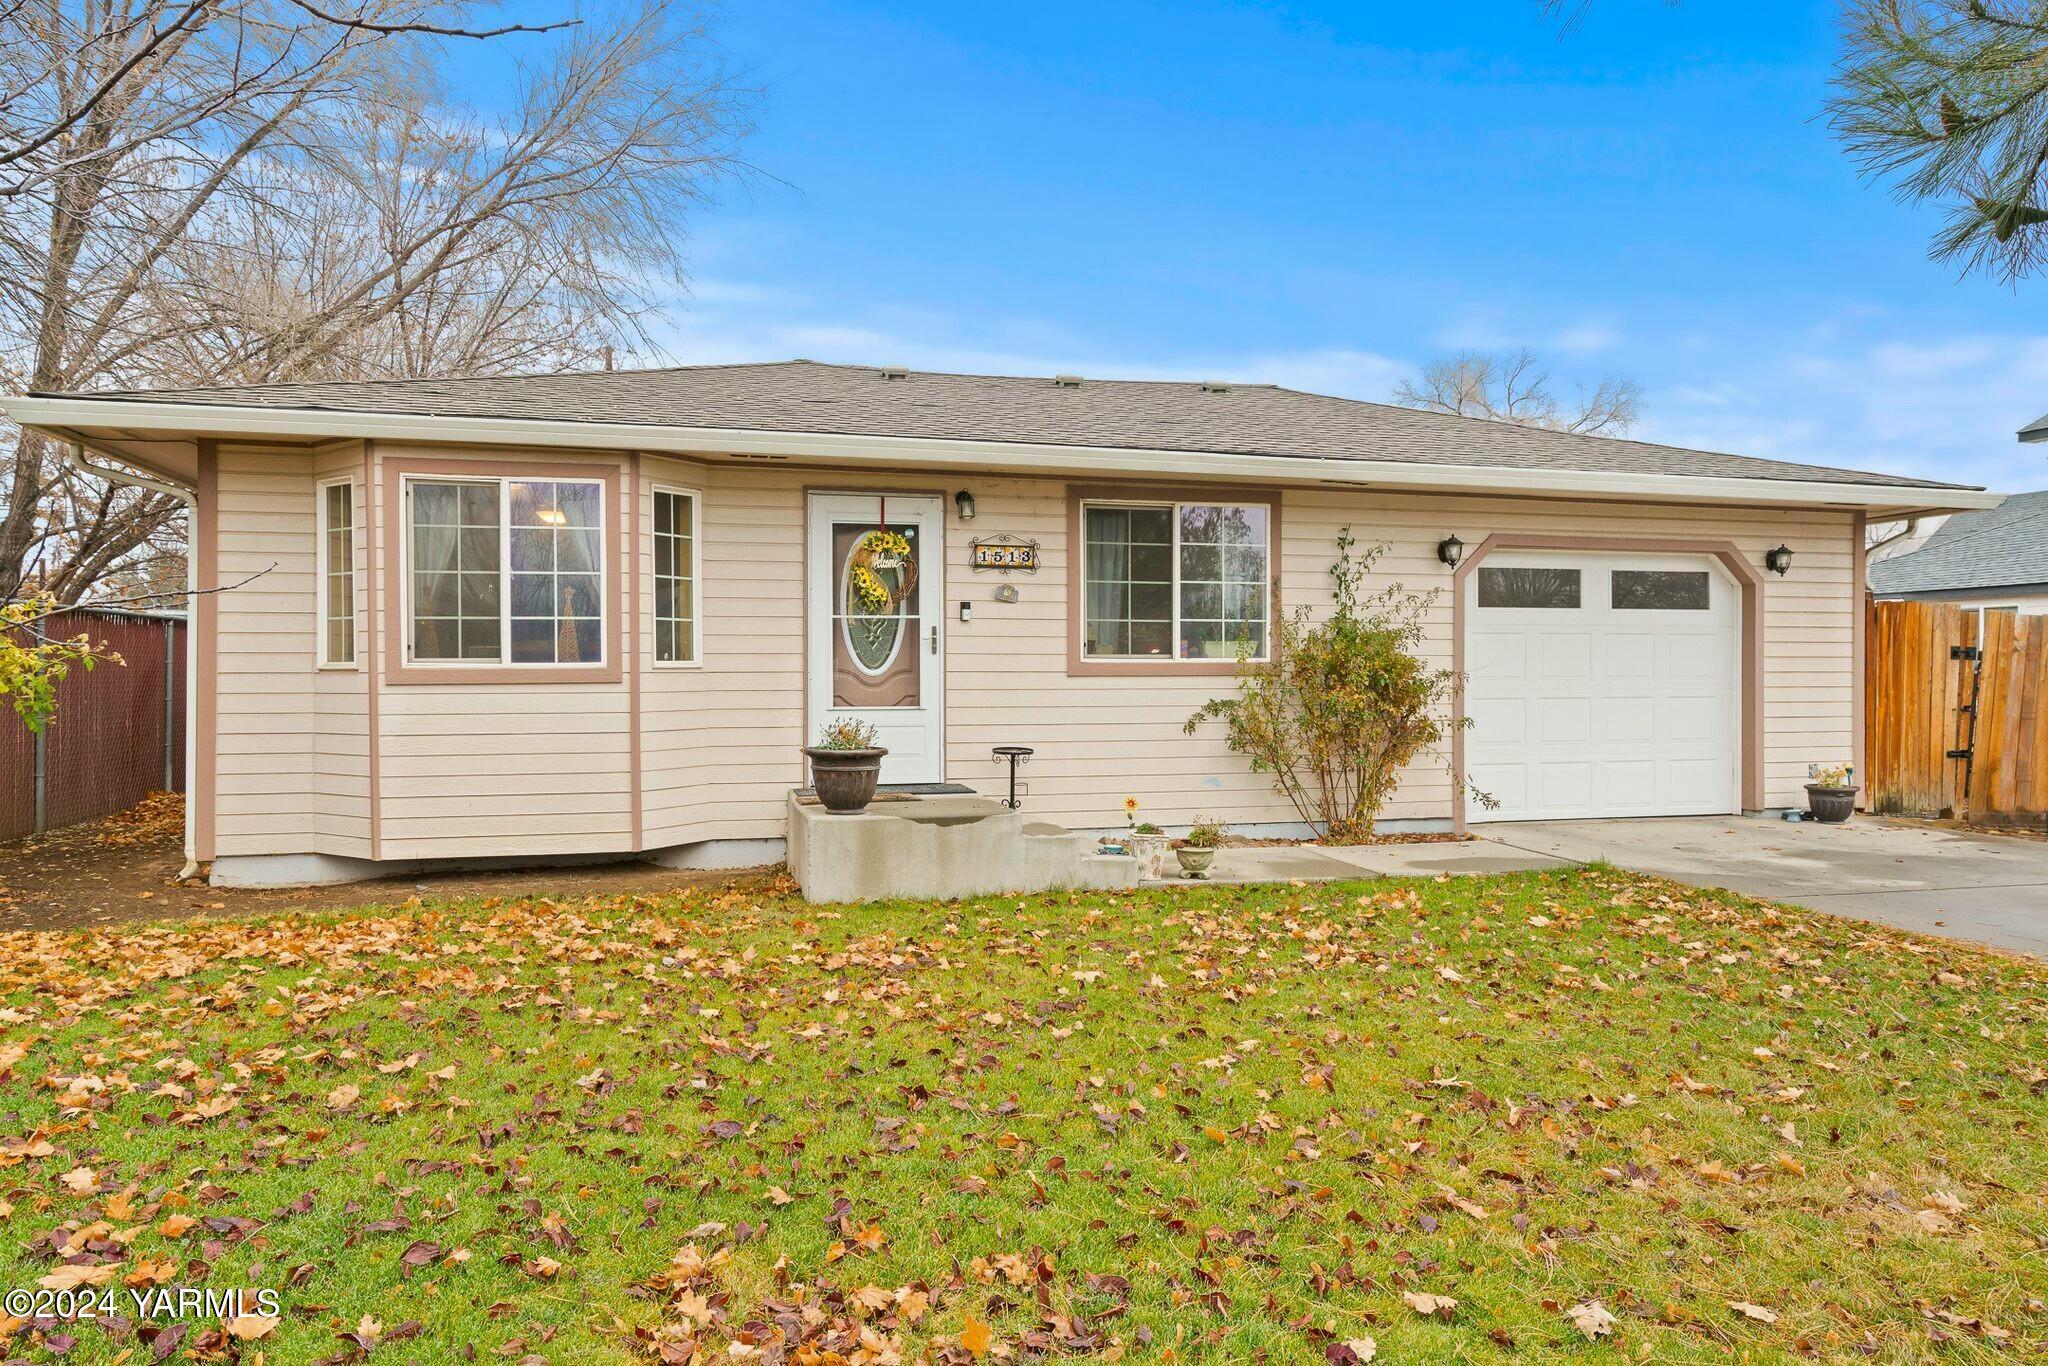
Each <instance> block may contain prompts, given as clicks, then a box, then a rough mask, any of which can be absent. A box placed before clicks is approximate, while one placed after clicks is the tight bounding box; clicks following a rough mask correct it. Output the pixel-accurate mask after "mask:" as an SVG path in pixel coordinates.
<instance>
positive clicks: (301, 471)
mask: <svg viewBox="0 0 2048 1366" xmlns="http://www.w3.org/2000/svg"><path fill="white" fill-rule="evenodd" d="M217 460H218V468H219V472H220V481H219V506H218V508H217V510H216V517H215V534H216V536H217V537H218V542H217V544H218V554H219V559H218V574H219V582H220V583H221V584H223V585H227V584H237V583H242V581H243V580H245V579H246V580H249V582H247V583H246V584H243V586H242V587H239V588H234V589H232V590H231V591H228V592H223V593H218V594H215V595H214V596H213V598H212V600H211V606H212V608H213V610H215V611H216V612H217V613H218V614H219V621H220V630H219V642H220V645H219V659H218V664H217V670H216V673H215V680H214V686H215V695H216V697H217V699H218V701H217V704H216V705H217V707H218V713H217V714H218V718H219V719H218V723H217V732H218V733H217V738H216V742H215V743H216V746H217V748H216V751H215V753H216V756H217V757H216V760H215V763H216V778H215V783H216V795H215V799H214V821H215V849H216V851H217V852H218V853H221V854H275V853H297V852H301V851H303V850H304V849H305V848H306V847H307V843H308V841H309V840H317V839H318V835H317V833H316V831H315V826H316V824H317V814H316V801H315V796H314V781H313V731H314V717H315V715H316V705H315V700H314V686H313V617H312V603H313V577H314V574H313V497H312V489H313V459H312V455H311V453H310V452H308V451H306V450H305V449H303V448H298V449H294V448H290V447H270V446H257V445H222V446H221V447H220V448H219V452H218V455H217ZM252 575H253V576H255V577H253V578H252V577H251V576H252Z"/></svg>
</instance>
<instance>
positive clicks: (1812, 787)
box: [1806, 783, 1858, 825]
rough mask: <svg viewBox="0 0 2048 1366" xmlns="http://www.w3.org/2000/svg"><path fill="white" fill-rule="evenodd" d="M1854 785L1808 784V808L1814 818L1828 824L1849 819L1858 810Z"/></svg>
mask: <svg viewBox="0 0 2048 1366" xmlns="http://www.w3.org/2000/svg"><path fill="white" fill-rule="evenodd" d="M1857 791H1858V789H1856V788H1853V787H1822V786H1821V785H1820V784H1819V783H1808V784H1807V785H1806V809H1807V810H1808V811H1811V812H1812V813H1813V818H1814V819H1815V820H1817V821H1821V822H1824V823H1825V824H1828V825H1834V824H1836V823H1837V822H1840V821H1845V820H1848V819H1849V817H1850V816H1851V815H1853V814H1855V811H1856V793H1857Z"/></svg>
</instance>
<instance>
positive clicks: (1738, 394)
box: [660, 288, 2048, 490]
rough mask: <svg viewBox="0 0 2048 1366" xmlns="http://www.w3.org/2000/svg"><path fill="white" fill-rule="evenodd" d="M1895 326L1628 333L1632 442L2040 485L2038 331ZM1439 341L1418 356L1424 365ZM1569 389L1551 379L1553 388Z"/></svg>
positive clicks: (1237, 366)
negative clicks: (1640, 418) (1640, 419)
mask: <svg viewBox="0 0 2048 1366" xmlns="http://www.w3.org/2000/svg"><path fill="white" fill-rule="evenodd" d="M1897 327H1898V323H1897V321H1896V320H1895V319H1890V318H1887V317H1884V316H1882V315H1874V314H1869V313H1862V312H1856V311H1853V310H1845V311H1842V312H1840V313H1837V314H1834V315H1831V316H1828V317H1823V318H1817V319H1815V320H1813V321H1812V322H1811V323H1810V324H1809V325H1808V326H1806V327H1804V328H1802V329H1801V330H1800V331H1799V332H1798V333H1797V334H1796V335H1779V336H1776V337H1765V338H1762V339H1759V338H1756V337H1752V336H1744V335H1737V334H1735V333H1732V332H1730V331H1727V330H1724V329H1719V328H1715V327H1712V326H1711V325H1702V324H1701V323H1700V321H1699V320H1698V319H1692V318H1689V319H1687V320H1686V322H1685V324H1684V326H1683V327H1682V328H1681V329H1680V330H1677V331H1672V332H1669V333H1662V334H1659V333H1657V332H1656V331H1654V330H1653V329H1651V328H1649V327H1647V326H1645V325H1644V324H1643V323H1642V322H1640V321H1632V322H1631V324H1630V325H1629V326H1628V328H1627V336H1628V339H1629V345H1630V350H1629V355H1628V360H1627V363H1626V366H1625V367H1624V372H1625V373H1628V374H1630V375H1632V376H1633V377H1634V378H1636V379H1638V380H1639V381H1641V382H1642V383H1643V384H1644V386H1645V390H1646V394H1645V402H1644V411H1645V417H1646V420H1645V423H1644V425H1643V426H1642V427H1641V428H1639V429H1638V431H1637V432H1636V433H1635V435H1637V436H1640V437H1642V438H1644V439H1646V440H1652V441H1663V442H1669V443H1671V444H1673V445H1679V446H1694V447H1699V448H1701V449H1705V450H1718V451H1732V452H1736V453H1738V454H1743V455H1755V456H1761V457H1764V458H1767V459H1779V460H1792V461H1799V462H1802V463H1809V464H1825V465H1838V466H1844V467H1847V468H1852V469H1871V470H1883V471H1887V472H1892V473H1899V474H1912V475H1918V476H1921V477H1924V478H1931V479H1942V480H1949V481H1954V482H1959V483H1979V484H1985V485H1988V486H1990V487H1992V488H1997V489H2003V490H2017V489H2027V488H2039V487H2048V458H2044V457H2048V452H2044V450H2043V448H2042V447H2039V446H2021V445H2019V444H2018V443H2017V441H2016V440H2015V439H2014V432H2015V431H2016V429H2017V428H2019V427H2020V426H2021V425H2023V424H2024V423H2026V422H2028V421H2031V420H2032V419H2033V418H2035V417H2037V416H2039V415H2041V414H2042V413H2043V412H2044V411H2048V335H2033V334H2006V335H2001V334H1991V333H1972V334H1959V335H1953V336H1946V337H1939V336H1938V337H1911V338H1905V337H1901V336H1898V335H1895V334H1888V333H1887V329H1896V328H1897ZM1446 335H1448V334H1442V335H1439V336H1438V337H1436V338H1433V339H1431V345H1430V346H1429V349H1428V350H1427V351H1425V352H1423V354H1434V353H1435V352H1436V351H1437V349H1439V347H1440V346H1441V345H1442V343H1443V340H1444V336H1446ZM1503 335H1504V339H1505V340H1506V341H1507V343H1508V344H1511V345H1512V344H1516V343H1515V340H1514V338H1513V337H1512V336H1511V335H1505V334H1503ZM1465 336H1466V337H1467V339H1471V340H1476V339H1477V336H1476V334H1474V333H1466V334H1465ZM1622 337H1623V332H1622V329H1621V328H1620V327H1618V326H1610V325H1609V324H1606V323H1599V322H1582V323H1578V324H1574V325H1571V326H1568V327H1565V328H1563V329H1561V330H1557V331H1554V332H1552V333H1550V334H1549V342H1548V343H1547V345H1548V349H1549V350H1550V351H1551V352H1554V353H1556V354H1559V355H1566V354H1570V355H1572V356H1575V357H1579V356H1584V355H1585V354H1587V353H1589V352H1591V351H1593V350H1611V349H1612V348H1614V347H1616V346H1618V345H1619V344H1620V342H1621V340H1622ZM660 340H661V341H662V343H663V345H664V346H665V348H666V349H667V351H668V352H669V353H670V354H671V355H672V356H673V357H674V359H675V360H677V361H678V362H681V363H685V364H703V363H715V362H732V361H759V360H788V359H790V358H792V357H796V356H803V357H808V358H810V359H812V360H820V361H832V362H838V363H842V364H863V365H877V364H892V365H908V366H912V367H914V368H917V369H927V370H955V371H962V372H968V373H981V374H1012V375H1049V374H1055V373H1063V372H1064V373H1074V374H1081V375H1089V376H1093V377H1096V378H1099V379H1181V380H1198V379H1228V380H1236V381H1239V382H1242V383H1260V384H1279V385H1284V386H1287V387H1289V388H1296V389H1305V390H1310V391H1312V392H1317V393H1327V394H1338V395H1342V396H1344V397H1348V398H1360V399H1367V400H1372V401H1385V399H1386V398H1387V396H1388V395H1389V393H1391V391H1392V390H1393V388H1394V386H1395V385H1396V384H1397V383H1398V382H1399V381H1400V380H1401V379H1403V378H1405V377H1407V376H1410V375H1412V374H1414V373H1415V371H1416V368H1417V362H1416V361H1415V359H1413V358H1404V357H1401V356H1396V355H1392V354H1388V353H1385V352H1381V351H1376V350H1371V349H1367V348H1364V347H1356V346H1324V347H1304V348H1301V349H1296V350H1287V349H1280V350H1259V349H1246V350H1241V351H1233V350H1228V349H1220V348H1214V347H1175V348H1170V349H1169V348H1161V349H1159V350H1156V351H1154V352H1152V353H1150V354H1143V353H1140V354H1136V355H1133V354H1129V353H1119V352H1116V351H1112V350H1110V349H1108V348H1106V347H1105V346H1104V345H1103V344H1102V343H1101V342H1100V341H1098V340H1096V339H1093V338H1088V337H1085V336H1083V335H1082V334H1079V333H1077V332H1076V331H1074V330H1072V329H1069V328H1066V327H1062V326H1059V325H1057V324H1053V323H1049V322H1047V321H1045V320H1043V319H1039V318H1031V317H1023V316H999V317H975V318H971V319H970V318H962V317H957V316H953V315H950V314H947V313H944V312H940V311H936V310H930V309H912V308H904V307H892V306H883V307H874V308H869V309H866V310H862V311H861V312H860V313H859V314H857V315H855V316H848V317H835V316H831V313H830V310H829V309H828V308H825V307H823V306H819V305H814V304H811V303H809V302H808V301H803V300H796V299H791V298H771V297H767V296H766V295H764V296H763V297H761V298H760V299H758V300H757V299H755V298H753V297H751V296H749V295H748V293H747V291H746V290H744V289H717V290H713V291H709V292H707V291H704V290H702V289H701V288H700V290H699V291H698V293H697V295H696V297H695V298H694V299H693V300H692V301H691V302H690V303H689V304H688V305H687V306H684V307H680V308H678V309H677V310H675V311H674V312H673V313H671V314H670V315H669V316H668V318H667V319H666V320H665V326H664V327H663V329H662V335H661V337H660ZM1418 349H1419V350H1420V348H1418ZM1539 354H1541V348H1539ZM1572 368H1573V369H1574V370H1577V369H1579V368H1581V367H1578V366H1574V367H1572ZM1581 377H1582V376H1577V375H1574V374H1570V373H1555V372H1554V378H1555V381H1556V385H1557V387H1558V389H1559V391H1560V392H1568V391H1569V389H1570V387H1571V384H1572V382H1573V381H1574V380H1575V379H1577V378H1581Z"/></svg>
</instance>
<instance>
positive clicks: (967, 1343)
mask: <svg viewBox="0 0 2048 1366" xmlns="http://www.w3.org/2000/svg"><path fill="white" fill-rule="evenodd" d="M995 1340H996V1335H995V1333H994V1332H993V1331H992V1330H991V1329H990V1328H989V1326H988V1325H987V1324H985V1323H983V1322H982V1321H981V1320H980V1319H978V1318H976V1317H974V1315H972V1314H969V1315H968V1316H967V1326H966V1327H965V1328H962V1329H961V1330H960V1345H961V1346H962V1347H965V1348H966V1349H967V1350H968V1351H969V1352H971V1353H973V1355H974V1359H975V1360H976V1361H979V1360H981V1359H982V1358H983V1357H985V1356H987V1355H988V1349H989V1348H990V1347H992V1346H993V1345H994V1344H995Z"/></svg>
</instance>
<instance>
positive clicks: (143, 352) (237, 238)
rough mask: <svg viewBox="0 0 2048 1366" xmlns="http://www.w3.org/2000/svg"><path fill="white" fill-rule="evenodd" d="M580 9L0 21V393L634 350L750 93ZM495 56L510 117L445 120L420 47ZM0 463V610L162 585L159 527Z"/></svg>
mask: <svg viewBox="0 0 2048 1366" xmlns="http://www.w3.org/2000/svg"><path fill="white" fill-rule="evenodd" d="M564 2H565V3H566V0H564ZM600 3H603V4H606V5H607V7H606V8H603V9H601V10H600V11H598V12H595V13H590V14H587V15H586V18H587V19H588V20H589V22H582V21H577V22H575V23H573V24H572V23H570V22H568V21H564V22H561V23H549V24H523V25H513V26H509V27H507V28H504V29H497V28H490V27H486V26H478V25H471V24H467V23H465V22H463V21H464V16H465V15H466V14H467V13H469V12H470V11H471V10H472V9H476V8H480V7H481V5H480V0H346V3H343V2H342V0H311V3H307V2H306V0H121V3H119V4H115V5H113V6H112V7H111V8H110V7H109V6H108V4H107V0H43V2H42V3H39V4H33V5H31V4H22V3H16V4H12V5H9V4H0V148H18V149H21V151H22V154H21V155H20V156H19V157H18V158H17V159H16V160H15V161H14V162H13V163H12V164H8V163H6V162H4V161H0V181H5V182H6V183H7V184H9V185H12V186H14V187H15V188H16V189H17V190H18V191H19V192H18V193H15V194H13V195H11V196H9V195H5V194H0V387H4V388H5V389H8V390H16V391H18V390H21V389H34V390H44V391H51V390H58V391H61V390H69V389H81V388H152V387H167V386H180V385H204V384H233V383H262V382H269V381H278V380H297V379H324V378H387V377H400V376H410V375H420V374H426V373H434V374H455V375H464V374H499V373H506V372H509V371H514V370H556V369H574V368H580V367H586V366H594V365H597V364H599V363H600V362H601V358H602V357H604V356H606V355H611V354H626V355H635V354H658V351H657V349H656V348H655V346H654V344H653V342H652V340H651V338H650V337H649V336H648V334H647V331H646V328H645V326H644V320H645V318H646V317H647V316H648V314H649V312H650V311H651V310H652V309H653V308H655V307H657V306H658V305H659V304H660V303H662V302H663V301H664V300H665V298H666V297H667V294H668V292H669V291H672V290H673V289H674V288H675V287H676V286H678V285H679V283H680V282H681V280H682V274H683V257H684V250H685V247H686V246H687V242H688V232H689V226H690V223H691V219H692V213H693V211H694V210H695V209H696V208H697V206H699V205H701V204H703V203H705V202H707V200H708V199H709V197H710V194H711V192H712V189H713V187H714V186H715V185H716V184H717V183H718V182H719V181H720V179H721V178H722V177H724V176H727V175H729V174H733V173H741V172H744V171H745V167H744V165H743V164H742V163H741V162H740V161H739V160H738V158H737V147H738V144H739V141H740V139H741V138H742V137H743V136H744V134H745V132H746V119H745V115H746V111H747V109H748V107H749V105H750V104H751V101H752V99H753V98H754V92H752V91H749V90H746V89H744V88H741V87H738V86H736V85H734V84H733V83H732V82H731V81H730V79H729V78H728V76H727V75H726V73H725V71H724V70H723V68H722V66H721V64H720V62H719V61H718V59H717V57H716V51H715V48H713V46H712V45H711V43H710V41H709V39H708V37H707V35H706V34H705V33H704V31H703V29H702V27H701V26H700V24H699V23H698V22H697V21H696V20H695V18H694V16H693V14H692V13H691V12H690V11H689V10H688V9H687V8H686V7H685V0H600ZM194 16H196V17H194ZM501 32H519V33H523V34H529V35H541V36H536V37H534V38H533V41H535V42H538V43H544V44H546V45H547V48H546V54H545V55H546V58H547V60H545V61H539V62H535V63H532V64H530V65H528V66H524V67H522V68H521V69H520V70H519V71H518V73H517V75H516V78H515V85H514V88H513V90H512V92H511V96H512V97H511V99H510V100H509V101H508V102H506V108H507V109H508V111H509V112H503V113H496V112H494V113H491V114H482V113H479V112H477V111H475V110H472V109H468V108H464V107H462V106H460V105H457V104H455V103H453V102H451V101H450V100H449V99H448V98H447V97H446V95H445V93H444V91H443V88H442V85H441V83H440V82H439V81H438V79H437V73H438V70H439V66H440V63H441V61H442V59H443V54H442V51H441V47H440V44H441V43H442V41H443V40H444V39H445V38H446V37H448V36H450V35H451V34H453V35H455V36H461V37H490V36H493V35H496V34H499V33H501ZM52 128H54V129H56V130H57V135H56V136H55V137H54V138H46V137H44V136H43V134H44V132H45V131H47V130H49V129H52ZM38 139H41V141H40V142H39V141H38ZM10 177H11V179H10ZM0 442H5V443H10V444H11V450H10V449H9V447H8V445H0V457H4V456H7V455H10V454H11V456H12V459H11V460H10V461H6V462H5V463H4V464H0V596H6V595H11V594H14V593H16V592H21V591H31V590H36V589H41V590H46V591H49V592H51V593H53V594H55V595H56V596H58V597H60V598H61V599H63V600H66V601H78V600H81V599H83V598H89V597H91V596H93V595H95V594H96V593H103V592H105V591H106V589H105V588H104V587H103V585H106V584H110V583H129V582H134V581H139V582H141V583H142V584H143V585H145V586H148V587H151V588H156V587H166V586H168V585H171V584H174V583H177V582H181V581H182V568H181V563H180V561H181V556H182V545H181V540H180V536H179V534H178V528H179V527H180V526H181V525H182V522H183V514H182V511H181V509H180V507H179V505H178V504H177V503H176V501H175V500H170V499H165V498H163V497H161V496H160V495H155V494H150V493H146V492H143V491H140V490H136V489H131V488H126V487H108V486H105V485H103V484H102V483H101V482H100V481H98V480H96V479H92V478H90V477H88V476H85V475H81V474H79V473H78V472H77V471H75V470H73V469H71V468H70V467H69V466H67V465H66V464H65V463H64V462H63V461H62V459H61V452H60V451H59V450H58V449H57V447H56V446H55V445H54V444H53V443H51V442H49V441H48V440H46V439H44V438H42V437H39V436H36V435H35V434H32V433H24V432H20V431H17V430H14V429H12V428H11V427H5V426H0Z"/></svg>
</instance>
